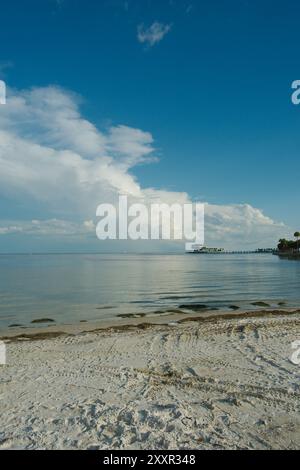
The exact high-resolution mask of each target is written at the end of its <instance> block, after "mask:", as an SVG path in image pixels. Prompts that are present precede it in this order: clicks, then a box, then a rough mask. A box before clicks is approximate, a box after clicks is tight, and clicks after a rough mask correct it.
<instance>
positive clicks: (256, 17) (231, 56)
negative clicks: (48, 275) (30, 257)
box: [0, 0, 300, 251]
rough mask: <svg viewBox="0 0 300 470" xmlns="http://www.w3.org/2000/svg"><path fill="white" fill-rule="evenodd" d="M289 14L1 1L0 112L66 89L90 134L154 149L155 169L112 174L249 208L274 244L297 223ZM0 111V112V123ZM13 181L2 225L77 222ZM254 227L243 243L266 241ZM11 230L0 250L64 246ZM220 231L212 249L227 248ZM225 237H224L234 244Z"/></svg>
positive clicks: (181, 5)
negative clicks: (117, 130) (35, 92)
mask: <svg viewBox="0 0 300 470" xmlns="http://www.w3.org/2000/svg"><path fill="white" fill-rule="evenodd" d="M299 14H300V4H299V2H298V1H296V0H293V1H292V0H288V1H285V2H282V1H274V0H273V1H269V0H261V1H258V0H257V1H251V2H250V1H247V0H228V1H226V2H224V1H223V0H216V1H213V2H212V1H209V0H207V1H204V0H203V1H200V0H198V1H195V0H190V1H185V0H172V1H168V0H165V1H159V2H158V1H155V0H153V1H151V0H139V1H135V0H128V1H121V0H120V1H119V0H103V1H94V0H86V1H82V0H59V1H58V0H42V1H41V0H26V1H24V0H11V1H6V0H3V1H2V2H1V17H2V18H3V21H2V22H1V23H2V24H1V29H0V44H1V49H0V51H1V53H0V74H1V75H0V77H1V78H2V79H4V80H5V82H6V84H7V86H8V87H9V91H8V103H7V105H5V106H7V108H6V110H5V113H9V111H7V109H8V107H9V97H10V96H11V97H12V98H13V97H14V96H17V95H18V93H22V92H23V93H24V92H26V90H29V89H32V87H34V88H35V89H40V90H46V89H47V87H50V86H56V87H59V89H60V90H65V92H66V93H67V94H68V96H69V94H70V93H76V94H77V95H78V96H77V97H76V103H78V109H79V110H80V116H81V117H83V118H84V119H86V120H87V121H88V122H90V123H92V124H93V125H94V126H95V127H96V128H97V129H99V131H100V132H102V133H104V134H105V133H107V129H109V128H114V127H117V126H120V125H123V126H127V128H128V129H139V130H141V132H145V133H149V134H151V136H152V139H153V143H150V142H147V143H145V141H143V145H144V144H145V145H150V146H151V147H153V152H152V153H151V155H152V156H153V157H156V158H155V160H157V161H153V162H152V163H147V164H142V163H144V162H143V161H137V162H136V164H134V165H131V166H128V167H127V168H126V170H125V173H126V175H127V172H128V174H129V175H132V176H133V177H134V178H135V181H137V182H138V184H139V186H140V187H141V188H155V189H157V190H159V189H163V190H164V191H165V192H166V193H167V192H178V193H181V192H185V193H187V194H188V196H189V197H190V198H191V199H193V200H204V201H206V202H207V203H209V204H211V205H216V206H220V207H223V206H224V207H232V206H235V205H245V204H246V205H249V206H251V207H252V208H255V209H259V210H261V211H262V213H263V214H264V215H265V216H266V217H268V218H270V219H271V220H272V221H274V223H275V227H274V231H273V232H274V235H273V237H274V243H275V241H276V240H277V238H278V235H279V234H280V233H281V232H282V233H283V232H284V234H285V233H286V232H289V230H291V231H295V230H296V229H299V225H300V221H299V211H298V210H297V207H299V176H300V163H299V157H298V153H299V148H300V145H299V144H300V133H299V124H300V106H298V107H297V106H295V105H293V104H292V103H291V93H292V92H291V83H292V81H293V80H296V79H300V58H299V50H298V49H299V43H300V28H299V21H300V20H299ZM153 25H154V26H153ZM24 90H25V91H24ZM79 96H80V99H79ZM28 99H29V98H28ZM30 99H31V98H30ZM74 99H75V98H74ZM30 106H33V105H32V104H31V105H30ZM1 113H2V114H4V107H3V106H2V108H0V119H1ZM10 119H12V118H11V117H10ZM26 119H28V112H27V111H26V112H25V115H24V116H23V117H22V119H20V122H19V123H18V127H17V128H16V129H15V131H14V132H16V133H17V135H18V136H22V138H24V137H26V139H30V142H39V144H41V140H40V135H39V132H38V131H36V129H35V127H34V125H32V127H31V128H30V136H29V134H28V133H27V134H26V135H25V131H24V120H26ZM5 122H6V121H5ZM5 126H8V128H7V127H6V128H5V131H8V129H11V127H12V124H11V123H10V124H9V125H8V124H7V122H6V124H5ZM0 130H1V127H0ZM35 132H36V135H35ZM122 138H123V137H122ZM126 138H127V136H126ZM56 144H57V142H50V143H49V142H47V146H48V147H49V146H50V147H51V146H53V148H56V147H55V145H56ZM5 145H8V144H5V143H4V144H3V146H2V148H4V151H5ZM61 145H63V147H61V148H63V149H65V148H66V142H64V143H63V144H61ZM73 150H74V149H73ZM76 151H78V149H76ZM85 158H90V157H89V156H87V155H85ZM153 160H154V159H153ZM0 163H1V160H0ZM19 163H20V162H19ZM19 163H18V165H19ZM31 164H34V163H31V162H30V161H28V165H31ZM18 168H19V169H20V166H19V167H18ZM58 171H59V170H58ZM0 172H1V168H0ZM5 181H7V178H6V180H5ZM26 184H28V185H29V184H30V183H29V182H28V181H25V182H24V183H22V182H21V181H19V182H18V185H16V183H14V182H12V184H11V185H10V186H9V184H8V183H7V184H4V186H5V188H4V189H3V185H2V190H1V188H0V197H1V202H0V219H1V220H2V225H3V224H4V225H3V226H5V227H12V226H15V225H16V223H18V221H25V223H26V221H30V220H32V219H38V220H41V221H43V220H50V219H53V218H54V217H55V218H57V219H60V218H62V219H63V220H72V221H75V219H76V222H79V219H80V220H81V219H82V220H84V219H85V217H84V214H82V213H80V214H79V213H78V214H77V215H75V214H74V211H73V212H72V211H71V210H66V211H65V213H64V214H62V215H61V216H60V212H61V211H60V207H61V205H62V201H56V202H55V203H53V204H51V201H50V199H51V197H50V196H49V197H48V200H47V203H44V202H43V199H44V198H43V197H39V195H38V194H37V191H35V193H34V195H32V194H29V193H30V191H27V192H26V191H25V189H24V186H25V185H26ZM21 187H22V191H21V190H20V188H21ZM52 190H53V188H52ZM62 200H63V199H62ZM98 202H101V201H98ZM58 206H59V207H58ZM220 211H221V209H220ZM220 211H219V212H220ZM219 212H218V213H219ZM221 212H222V211H221ZM246 212H247V211H246ZM87 217H88V219H89V218H90V217H91V215H90V214H87ZM233 217H234V216H233ZM20 223H21V222H20ZM222 223H224V217H223V218H222ZM240 223H241V222H240V219H239V220H238V221H237V224H240ZM278 223H283V224H284V226H283V227H282V229H281V228H280V226H278ZM246 225H247V223H246ZM267 225H270V224H269V223H267ZM260 229H261V227H259V228H258V229H257V227H256V228H255V230H257V236H256V235H255V233H254V232H253V231H252V232H251V237H252V239H253V244H255V243H261V241H262V240H263V238H264V236H265V232H264V231H260ZM268 229H270V233H268V241H269V242H270V243H271V242H272V241H273V239H272V230H273V229H272V227H268ZM263 230H264V228H263ZM8 232H9V233H8ZM12 232H13V230H7V233H4V230H3V234H2V236H1V237H0V244H1V245H2V246H0V251H10V250H17V251H18V249H19V250H21V251H22V249H27V248H28V249H33V248H31V247H40V248H41V249H44V250H46V249H48V248H49V249H51V248H52V247H55V248H57V249H59V248H60V247H61V248H63V249H67V246H68V243H69V242H68V241H66V239H65V238H64V239H62V238H61V237H60V236H59V235H57V236H53V235H52V236H50V237H49V236H47V234H46V233H45V235H44V237H41V236H39V237H38V238H37V237H36V235H35V234H34V233H33V232H31V231H28V232H30V233H28V234H26V236H25V239H26V240H24V236H23V235H22V237H21V236H20V235H19V234H18V233H12ZM228 233H229V235H227V237H228V238H227V239H226V240H224V243H223V245H226V244H227V245H228V244H230V233H231V231H229V232H228ZM235 235H236V238H232V239H234V243H236V240H237V239H239V237H240V239H242V238H243V237H241V236H240V235H241V232H239V233H237V234H235ZM90 237H91V236H90ZM212 241H216V242H218V243H219V244H222V241H223V240H222V239H221V240H213V239H212ZM242 244H243V243H242ZM87 246H88V247H92V248H93V249H95V247H96V248H97V247H99V245H97V242H96V241H92V242H91V238H89V239H88V242H86V241H84V242H83V241H79V240H78V239H77V240H75V241H74V240H73V242H72V248H74V249H77V248H78V249H82V247H84V248H86V247H87ZM245 246H246V244H245Z"/></svg>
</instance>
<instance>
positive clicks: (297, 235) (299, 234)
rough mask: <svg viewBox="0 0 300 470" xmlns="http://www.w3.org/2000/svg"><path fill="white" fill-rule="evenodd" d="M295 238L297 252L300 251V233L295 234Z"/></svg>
mask: <svg viewBox="0 0 300 470" xmlns="http://www.w3.org/2000/svg"><path fill="white" fill-rule="evenodd" d="M294 237H295V238H296V240H297V251H299V237H300V232H295V233H294Z"/></svg>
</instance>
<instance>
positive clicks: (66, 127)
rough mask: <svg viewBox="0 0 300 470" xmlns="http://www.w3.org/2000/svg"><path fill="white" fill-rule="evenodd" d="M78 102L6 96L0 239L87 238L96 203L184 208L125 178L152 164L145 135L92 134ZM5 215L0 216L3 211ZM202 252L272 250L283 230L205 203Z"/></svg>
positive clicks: (38, 94) (61, 95) (50, 93)
mask: <svg viewBox="0 0 300 470" xmlns="http://www.w3.org/2000/svg"><path fill="white" fill-rule="evenodd" d="M79 105H80V99H79V98H78V97H77V96H76V95H74V94H72V93H70V92H68V91H66V90H63V89H60V88H57V87H52V86H49V87H45V88H33V89H31V90H24V91H15V92H13V91H12V90H9V94H8V99H7V104H6V105H5V106H1V107H0V196H2V197H4V198H5V200H6V201H7V202H6V205H7V204H8V205H9V208H10V209H11V211H12V216H11V218H10V220H9V221H2V223H0V235H9V234H12V233H15V234H16V233H26V234H31V235H33V234H38V235H45V236H46V235H68V234H70V235H72V234H76V233H78V234H83V235H84V234H92V233H93V232H94V233H95V223H96V222H97V220H96V217H95V213H96V208H97V206H98V204H100V203H105V202H108V203H112V204H116V203H117V201H118V197H119V195H120V194H127V195H128V196H129V198H130V202H144V203H145V204H146V205H149V204H150V203H151V202H164V203H168V204H173V203H179V204H184V203H188V202H191V201H190V198H189V195H188V194H187V193H184V192H176V191H173V192H172V191H167V190H165V189H163V188H162V189H160V188H155V187H154V188H143V187H142V186H141V184H140V183H139V181H138V180H137V179H136V178H135V177H134V176H133V175H132V174H131V169H132V168H133V167H135V166H136V165H139V164H141V163H146V162H149V161H153V160H155V147H154V139H153V136H152V135H151V133H149V132H145V131H143V130H141V129H136V128H131V127H128V126H126V125H116V126H111V127H109V128H108V129H102V130H99V129H98V128H97V127H96V126H95V125H94V124H93V123H91V122H90V121H88V120H86V119H85V118H83V117H82V115H81V113H80V108H79ZM20 205H22V207H24V208H26V211H27V213H30V211H32V213H34V208H36V207H38V208H39V212H40V211H41V210H42V211H43V213H44V217H43V218H39V220H29V221H26V220H25V221H16V220H15V217H14V215H13V211H14V207H16V206H20ZM6 213H7V210H6ZM205 221H206V223H205V229H206V231H205V235H206V243H207V244H208V245H212V244H217V245H218V246H224V247H230V246H239V247H240V246H243V245H244V246H246V245H247V246H251V245H253V246H256V245H257V246H259V245H261V244H263V246H265V245H269V244H270V246H273V245H274V244H275V242H276V240H277V239H278V238H279V237H280V236H284V235H285V233H286V227H285V226H284V225H283V224H281V223H277V222H275V221H273V220H272V219H271V218H269V217H268V216H266V215H264V213H263V212H262V211H261V210H260V209H257V208H254V207H252V206H251V205H249V204H233V205H211V204H206V219H205Z"/></svg>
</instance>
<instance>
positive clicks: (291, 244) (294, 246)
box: [277, 232, 300, 251]
mask: <svg viewBox="0 0 300 470" xmlns="http://www.w3.org/2000/svg"><path fill="white" fill-rule="evenodd" d="M294 237H295V238H296V240H286V239H285V238H281V239H280V240H279V243H278V245H277V248H278V250H279V251H294V250H297V251H298V250H299V246H300V243H299V238H300V232H295V233H294Z"/></svg>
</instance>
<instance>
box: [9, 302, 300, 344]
mask: <svg viewBox="0 0 300 470" xmlns="http://www.w3.org/2000/svg"><path fill="white" fill-rule="evenodd" d="M297 313H300V307H299V308H273V307H269V308H262V309H260V310H259V309H257V310H248V309H246V310H238V311H228V310H209V311H203V312H202V313H201V314H199V312H193V311H190V312H188V313H179V312H176V313H174V312H170V313H168V312H164V313H162V314H152V315H151V314H149V315H145V316H139V315H135V314H132V316H131V315H128V316H126V317H124V318H120V317H113V318H110V319H104V320H95V321H88V320H87V321H84V322H82V321H81V322H79V323H73V324H61V325H57V324H55V325H51V324H49V325H48V326H35V327H30V326H28V327H13V328H4V329H0V340H2V341H9V342H11V341H18V340H39V339H52V338H57V337H59V336H68V335H71V336H72V335H78V334H84V333H97V332H99V333H101V332H105V331H124V330H127V329H146V328H151V327H152V326H153V327H155V326H166V327H167V326H172V327H176V325H179V324H182V323H185V322H214V321H218V320H222V319H224V320H226V319H227V320H230V319H247V318H248V319H251V318H258V317H268V316H279V315H291V314H297Z"/></svg>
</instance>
